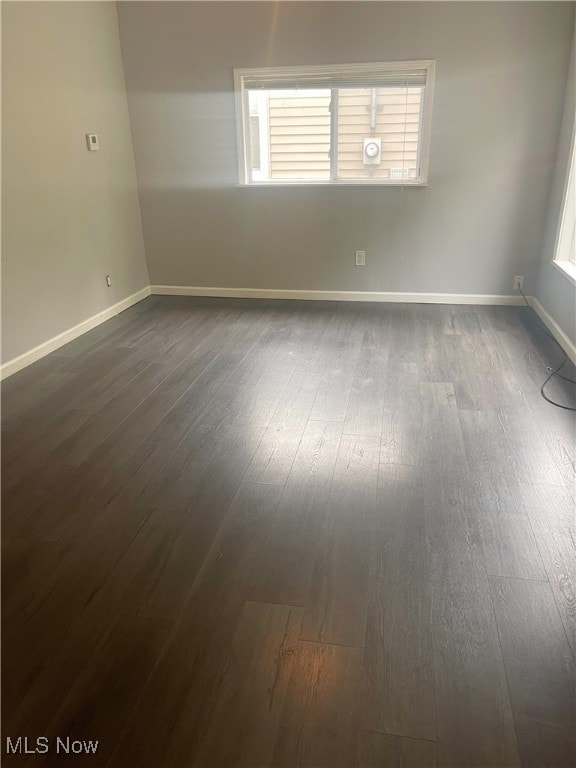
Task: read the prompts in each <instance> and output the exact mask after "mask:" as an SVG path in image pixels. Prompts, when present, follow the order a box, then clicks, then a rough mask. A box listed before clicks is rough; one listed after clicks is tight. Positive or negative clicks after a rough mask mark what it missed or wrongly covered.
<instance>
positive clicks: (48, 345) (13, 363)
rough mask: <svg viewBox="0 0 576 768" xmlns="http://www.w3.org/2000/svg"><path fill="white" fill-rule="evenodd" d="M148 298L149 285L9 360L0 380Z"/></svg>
mask: <svg viewBox="0 0 576 768" xmlns="http://www.w3.org/2000/svg"><path fill="white" fill-rule="evenodd" d="M147 296H150V286H149V285H148V286H146V288H142V290H141V291H137V292H136V293H133V294H132V295H131V296H128V297H127V298H125V299H122V301H119V302H117V303H116V304H113V305H112V306H111V307H108V309H104V310H102V312H98V314H96V315H92V317H89V318H88V319H87V320H84V321H83V322H81V323H78V325H75V326H74V327H73V328H69V329H68V330H67V331H64V332H63V333H59V334H58V336H53V337H52V338H51V339H48V341H45V342H43V343H42V344H39V345H38V346H37V347H34V349H31V350H29V351H28V352H24V354H23V355H19V356H18V357H15V358H13V359H12V360H9V361H8V362H7V363H4V365H2V366H0V380H1V379H6V378H8V376H12V374H13V373H16V372H17V371H20V370H22V368H26V366H27V365H31V364H32V363H35V362H36V361H37V360H40V358H42V357H45V356H46V355H49V354H50V352H54V350H56V349H59V347H63V346H64V344H68V342H69V341H74V339H77V338H78V336H82V334H83V333H86V332H87V331H91V330H92V328H95V327H96V326H97V325H100V324H101V323H104V322H106V320H110V318H111V317H114V316H115V315H118V314H120V312H122V311H123V310H125V309H128V307H131V306H132V305H133V304H137V303H138V302H139V301H142V299H145V298H146V297H147Z"/></svg>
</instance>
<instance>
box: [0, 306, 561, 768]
mask: <svg viewBox="0 0 576 768" xmlns="http://www.w3.org/2000/svg"><path fill="white" fill-rule="evenodd" d="M561 359H562V356H561V354H560V352H559V350H558V348H557V347H556V346H555V345H554V343H553V342H552V341H551V340H550V339H549V338H548V337H546V336H545V335H544V334H543V333H542V331H541V330H540V329H539V327H538V323H537V321H536V318H535V315H534V314H533V312H532V310H530V309H528V308H525V307H473V306H440V305H437V306H432V305H401V304H388V305H384V304H355V303H350V304H340V303H331V302H325V303H312V302H282V301H275V302H273V301H245V300H233V299H230V300H227V299H201V298H199V299H192V298H178V297H151V298H149V299H147V300H145V301H143V302H141V303H140V304H138V305H136V306H135V307H133V308H131V309H129V310H127V311H126V312H124V313H122V314H121V315H119V316H118V317H116V318H115V319H113V320H111V321H109V322H108V323H106V324H104V325H102V326H100V327H98V328H97V329H95V330H93V331H91V332H90V333H88V334H86V335H85V336H83V337H81V338H79V339H77V340H76V341H74V342H72V343H70V344H68V345H67V346H65V347H62V348H61V349H59V350H58V351H57V352H55V353H53V354H52V355H50V356H48V357H46V358H44V359H42V360H40V361H39V362H37V363H36V364H35V365H33V366H30V367H29V368H27V369H25V370H23V371H21V372H20V373H18V374H15V375H14V376H12V377H10V378H9V379H7V380H6V381H5V382H4V383H3V386H2V417H3V435H2V446H3V453H2V468H3V482H2V494H3V508H2V572H3V581H2V614H3V634H2V652H3V653H2V655H3V676H2V683H3V686H2V687H3V708H2V715H3V744H2V752H3V761H2V764H3V765H6V766H12V765H14V766H20V765H23V766H73V767H74V768H77V767H80V766H84V765H86V766H94V768H96V766H102V767H103V766H114V767H115V768H161V767H166V768H168V767H169V766H171V767H173V768H176V767H178V768H185V767H188V766H197V767H199V768H219V767H220V766H222V767H223V766H244V767H245V768H258V767H262V768H264V767H267V766H285V767H286V768H295V767H296V766H302V767H307V766H310V767H312V766H324V767H325V768H338V767H339V766H341V768H377V767H378V768H384V767H387V768H388V767H396V766H403V767H404V768H431V767H432V766H440V767H441V768H444V767H445V766H446V767H448V766H450V767H452V768H465V767H467V766H476V767H477V768H508V767H511V766H534V768H544V766H547V767H548V768H561V767H569V766H570V767H573V766H574V765H576V752H575V722H576V720H575V715H576V712H575V701H576V698H575V693H576V692H575V658H574V654H575V653H576V575H575V563H576V522H575V506H574V489H575V479H576V471H575V456H576V449H575V442H576V441H575V421H574V414H573V413H571V412H569V411H566V410H560V409H558V408H555V407H553V406H552V405H549V404H548V403H547V402H545V401H544V400H543V399H542V398H541V397H540V394H539V388H540V385H541V383H542V381H543V380H544V378H545V377H546V375H547V371H546V368H545V366H546V365H557V364H558V363H559V362H560V360H561ZM565 371H566V372H567V373H568V375H572V376H573V375H574V371H573V368H571V367H570V366H566V367H565ZM570 371H571V373H570ZM574 389H575V388H574V386H573V385H571V384H568V383H567V382H562V381H560V380H556V381H552V382H551V383H550V385H549V387H548V390H547V391H548V394H549V395H550V396H552V397H555V398H556V399H558V400H560V401H562V402H564V403H570V404H572V405H573V404H574V397H573V394H574ZM7 737H9V738H10V740H11V741H10V743H8V742H7V741H6V739H7ZM18 737H22V739H24V737H27V738H28V742H27V744H26V746H27V748H28V750H32V749H34V748H36V746H37V742H36V739H37V738H38V737H47V738H48V739H49V742H48V743H49V750H48V752H47V753H45V754H40V753H29V754H24V753H23V752H24V741H23V740H22V741H21V742H20V743H19V746H20V753H18V754H7V752H8V751H9V747H12V748H14V749H16V748H17V745H18V742H17V741H16V740H17V739H18ZM58 738H60V739H61V741H60V742H57V739H58ZM67 739H70V742H68V741H67ZM89 740H92V741H97V742H98V747H97V751H96V752H95V754H85V753H84V751H83V749H84V748H83V745H82V744H81V742H83V741H89ZM72 741H74V742H75V745H74V749H75V753H74V754H73V753H72V752H71V753H70V754H67V753H66V752H65V751H64V747H65V746H66V745H71V743H72ZM43 745H44V742H39V743H38V746H39V747H40V749H43ZM58 747H59V751H58ZM70 749H72V747H71V746H70Z"/></svg>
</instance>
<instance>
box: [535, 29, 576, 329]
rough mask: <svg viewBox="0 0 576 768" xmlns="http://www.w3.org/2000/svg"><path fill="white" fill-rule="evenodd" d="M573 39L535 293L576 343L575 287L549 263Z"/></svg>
mask: <svg viewBox="0 0 576 768" xmlns="http://www.w3.org/2000/svg"><path fill="white" fill-rule="evenodd" d="M575 59H576V38H575V40H574V42H573V44H572V55H571V57H570V70H569V73H568V80H567V83H566V97H565V102H564V115H563V118H562V125H561V130H560V136H559V141H558V152H557V155H556V165H555V168H554V175H553V178H552V183H551V186H550V196H549V208H548V217H547V221H546V227H545V229H544V236H543V240H542V252H541V261H540V269H539V272H538V280H537V283H536V288H535V290H534V296H535V297H536V298H537V299H538V301H539V302H540V303H541V304H542V306H543V307H544V309H545V310H546V311H547V312H548V314H549V315H551V316H552V317H553V318H554V320H556V322H557V323H558V325H559V326H560V328H562V330H563V331H564V333H565V334H566V335H567V336H568V337H569V338H570V339H571V340H572V342H573V343H574V344H576V289H575V287H574V285H573V283H572V282H570V280H569V279H568V278H567V277H566V275H564V274H562V273H561V272H559V271H558V269H556V267H554V266H553V265H552V259H553V258H554V248H555V245H556V234H557V231H558V223H559V221H560V216H561V214H562V203H563V198H564V188H565V181H566V172H567V170H568V163H569V161H570V146H571V142H572V130H573V126H574V114H575V110H576V77H575V68H576V60H575Z"/></svg>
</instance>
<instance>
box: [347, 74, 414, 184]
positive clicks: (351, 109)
mask: <svg viewBox="0 0 576 768" xmlns="http://www.w3.org/2000/svg"><path fill="white" fill-rule="evenodd" d="M420 101H421V96H420V89H419V88H410V89H402V90H400V89H397V88H377V89H376V116H375V117H376V120H375V126H374V130H371V127H370V118H371V105H372V89H371V88H361V89H360V88H353V89H352V88H350V89H348V88H346V89H344V88H342V89H340V90H339V92H338V160H339V167H338V177H339V178H341V179H359V178H360V179H366V178H374V179H388V178H390V175H391V174H390V172H391V170H392V169H398V170H399V171H402V169H408V173H409V178H415V177H416V175H417V174H416V171H417V160H418V151H417V142H418V133H419V126H420ZM371 137H377V138H378V137H379V138H381V139H382V152H381V158H380V164H379V165H364V162H363V160H364V139H367V138H371Z"/></svg>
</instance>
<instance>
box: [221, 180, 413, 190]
mask: <svg viewBox="0 0 576 768" xmlns="http://www.w3.org/2000/svg"><path fill="white" fill-rule="evenodd" d="M236 186H237V187H239V188H242V189H261V188H262V187H264V188H266V189H269V188H270V187H275V188H276V189H282V188H286V187H289V188H292V189H293V188H294V187H332V188H335V187H404V188H405V189H407V188H408V187H411V188H416V189H417V188H419V187H427V186H428V182H426V181H417V182H414V181H413V182H408V181H405V182H404V183H402V182H401V181H397V182H394V181H393V182H381V181H372V182H370V181H280V182H278V181H276V182H274V181H256V182H254V183H252V184H241V183H238V184H236Z"/></svg>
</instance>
